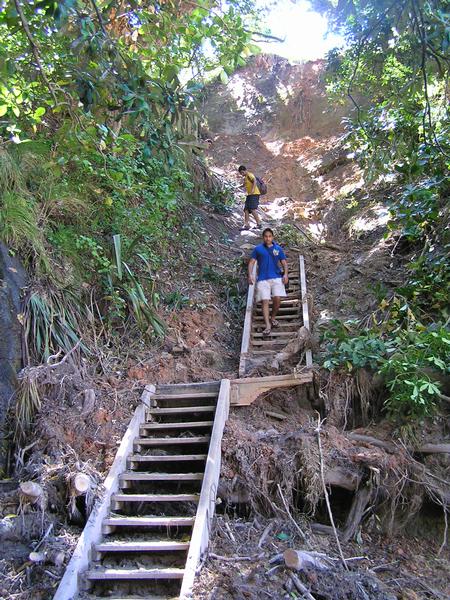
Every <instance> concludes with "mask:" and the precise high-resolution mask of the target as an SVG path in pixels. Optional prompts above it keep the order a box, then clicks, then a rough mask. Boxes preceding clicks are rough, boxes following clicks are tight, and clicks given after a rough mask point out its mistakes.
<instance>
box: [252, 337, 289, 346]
mask: <svg viewBox="0 0 450 600" xmlns="http://www.w3.org/2000/svg"><path fill="white" fill-rule="evenodd" d="M270 338H271V336H265V339H262V340H253V342H252V346H257V347H264V346H276V347H277V348H284V346H286V344H287V343H288V340H284V339H280V338H272V339H270Z"/></svg>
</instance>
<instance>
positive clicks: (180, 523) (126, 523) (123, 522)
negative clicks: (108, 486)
mask: <svg viewBox="0 0 450 600" xmlns="http://www.w3.org/2000/svg"><path fill="white" fill-rule="evenodd" d="M194 521H195V517H106V519H103V526H104V527H191V526H193V525H194Z"/></svg>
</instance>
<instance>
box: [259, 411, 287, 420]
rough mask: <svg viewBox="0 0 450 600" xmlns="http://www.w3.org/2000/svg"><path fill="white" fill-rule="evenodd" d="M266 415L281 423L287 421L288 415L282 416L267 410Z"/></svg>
mask: <svg viewBox="0 0 450 600" xmlns="http://www.w3.org/2000/svg"><path fill="white" fill-rule="evenodd" d="M264 414H265V415H266V416H267V417H273V418H274V419H279V420H280V421H284V420H285V419H287V415H282V414H280V413H277V412H273V411H271V410H265V411H264Z"/></svg>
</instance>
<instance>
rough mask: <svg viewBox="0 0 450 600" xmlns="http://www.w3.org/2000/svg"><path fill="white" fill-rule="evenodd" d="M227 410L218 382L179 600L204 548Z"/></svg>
mask: <svg viewBox="0 0 450 600" xmlns="http://www.w3.org/2000/svg"><path fill="white" fill-rule="evenodd" d="M229 409H230V380H229V379H222V383H221V386H220V392H219V398H218V400H217V410H216V417H215V419H214V427H213V430H212V434H211V443H210V445H209V451H208V459H207V461H206V468H205V476H204V479H203V485H202V489H201V492H200V500H199V503H198V508H197V514H196V517H195V525H194V528H193V530H192V537H191V544H190V547H189V552H188V557H187V561H186V565H185V574H184V577H183V582H182V584H181V591H180V600H187V599H188V598H189V597H190V596H191V591H192V586H193V583H194V578H195V572H196V570H197V567H198V565H199V563H200V558H201V556H202V554H203V553H204V552H206V549H207V547H208V543H209V534H210V528H211V524H212V518H213V516H214V511H215V505H216V495H217V487H218V484H219V477H220V463H221V444H222V436H223V430H224V427H225V423H226V421H227V419H228V413H229Z"/></svg>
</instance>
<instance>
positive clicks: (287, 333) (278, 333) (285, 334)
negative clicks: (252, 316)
mask: <svg viewBox="0 0 450 600" xmlns="http://www.w3.org/2000/svg"><path fill="white" fill-rule="evenodd" d="M277 329H278V327H277ZM277 329H272V331H271V333H270V337H271V338H272V337H281V338H287V339H290V338H293V339H295V337H296V335H297V331H277ZM266 337H267V336H265V335H263V334H262V333H256V332H255V333H252V338H266Z"/></svg>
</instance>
